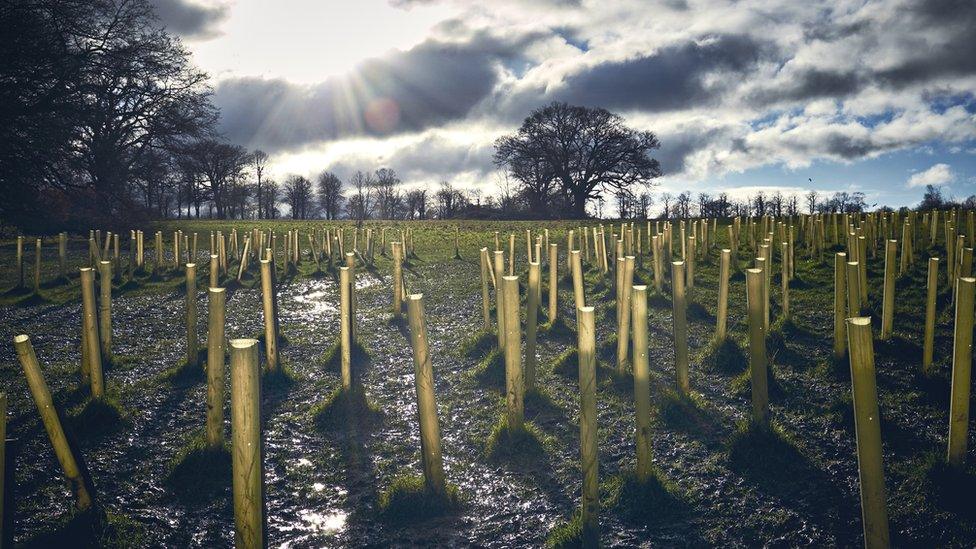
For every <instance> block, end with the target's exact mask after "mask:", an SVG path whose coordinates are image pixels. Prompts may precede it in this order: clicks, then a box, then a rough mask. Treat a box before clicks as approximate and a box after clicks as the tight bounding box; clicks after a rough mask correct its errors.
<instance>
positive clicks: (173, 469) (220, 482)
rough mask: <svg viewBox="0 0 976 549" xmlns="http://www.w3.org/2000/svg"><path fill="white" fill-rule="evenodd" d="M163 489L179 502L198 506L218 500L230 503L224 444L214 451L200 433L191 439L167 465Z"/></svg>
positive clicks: (228, 466) (227, 454)
mask: <svg viewBox="0 0 976 549" xmlns="http://www.w3.org/2000/svg"><path fill="white" fill-rule="evenodd" d="M165 483H166V486H167V487H168V488H169V489H170V490H171V491H172V493H173V494H174V495H175V496H176V497H177V498H178V499H180V500H181V501H184V502H188V503H199V502H206V501H211V500H214V499H217V498H218V497H221V498H224V499H227V500H229V499H230V487H231V456H230V447H229V445H228V444H227V443H224V444H223V445H221V446H218V447H216V448H211V447H209V446H207V443H206V440H205V439H204V437H203V436H202V435H200V434H198V435H196V436H195V437H193V439H191V441H190V443H189V444H188V445H186V446H185V447H184V448H182V449H181V450H180V451H179V453H177V455H176V456H175V457H174V458H173V460H172V461H171V462H170V463H169V467H168V471H167V474H166V480H165Z"/></svg>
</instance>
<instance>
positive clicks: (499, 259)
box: [492, 250, 505, 351]
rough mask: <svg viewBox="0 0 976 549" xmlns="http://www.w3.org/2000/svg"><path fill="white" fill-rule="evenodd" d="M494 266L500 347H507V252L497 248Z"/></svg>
mask: <svg viewBox="0 0 976 549" xmlns="http://www.w3.org/2000/svg"><path fill="white" fill-rule="evenodd" d="M492 268H493V269H494V272H495V326H497V327H498V329H497V330H496V332H497V334H496V335H497V336H498V349H499V350H500V351H504V349H505V290H504V288H503V283H502V277H503V276H505V252H503V251H501V250H496V251H495V255H494V261H493V263H492Z"/></svg>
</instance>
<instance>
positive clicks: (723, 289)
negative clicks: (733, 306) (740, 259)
mask: <svg viewBox="0 0 976 549" xmlns="http://www.w3.org/2000/svg"><path fill="white" fill-rule="evenodd" d="M731 257H732V250H728V249H725V250H722V262H721V266H720V267H719V272H718V316H717V318H716V319H715V341H717V342H719V343H721V342H723V341H725V335H726V326H727V325H728V317H729V262H730V260H731ZM634 337H637V336H634Z"/></svg>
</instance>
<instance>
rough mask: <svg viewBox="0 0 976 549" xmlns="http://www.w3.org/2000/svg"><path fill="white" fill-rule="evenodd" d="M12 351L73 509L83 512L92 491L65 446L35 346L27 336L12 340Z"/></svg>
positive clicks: (71, 453) (62, 431) (16, 337)
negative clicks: (66, 482) (73, 499)
mask: <svg viewBox="0 0 976 549" xmlns="http://www.w3.org/2000/svg"><path fill="white" fill-rule="evenodd" d="M14 347H15V348H16V349H17V358H18V359H19V360H20V365H21V367H23V369H24V377H26V378H27V386H28V387H29V388H30V392H31V396H32V397H33V398H34V404H35V405H36V406H37V412H38V413H39V414H40V416H41V423H43V424H44V430H45V431H47V437H48V439H49V440H50V441H51V446H53V447H54V454H55V456H57V458H58V462H59V463H60V464H61V470H62V471H64V476H65V477H67V478H68V484H69V485H70V486H71V492H72V493H73V494H74V496H75V508H76V509H78V510H79V511H85V510H87V509H89V508H90V507H91V506H92V496H93V493H92V492H93V491H92V490H91V487H90V486H89V485H88V482H87V481H86V480H85V478H84V475H82V473H81V467H79V466H78V460H77V459H76V458H75V455H74V452H72V450H71V447H70V446H69V445H68V438H67V437H66V436H65V435H64V429H63V428H62V427H61V420H60V419H59V417H58V412H57V410H55V408H54V402H53V401H52V399H51V391H50V389H48V387H47V383H46V382H45V381H44V373H43V372H42V371H41V365H40V364H39V363H38V362H37V355H36V354H34V346H33V345H31V341H30V337H28V336H26V335H18V336H15V337H14Z"/></svg>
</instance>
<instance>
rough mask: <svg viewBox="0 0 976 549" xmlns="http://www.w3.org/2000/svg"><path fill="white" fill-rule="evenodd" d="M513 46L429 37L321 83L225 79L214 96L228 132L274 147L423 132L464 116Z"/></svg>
mask: <svg viewBox="0 0 976 549" xmlns="http://www.w3.org/2000/svg"><path fill="white" fill-rule="evenodd" d="M513 47H514V48H518V47H521V46H519V45H514V44H506V43H504V42H502V41H498V40H491V39H489V38H487V37H481V38H475V39H472V40H471V41H470V42H468V43H466V44H465V45H456V44H448V43H443V42H437V41H427V42H424V43H422V44H420V45H418V46H416V47H415V48H413V49H410V50H408V51H406V52H397V53H394V54H392V55H389V56H386V57H383V58H379V59H371V60H369V61H366V62H364V63H362V64H361V65H360V66H359V67H357V68H356V70H355V71H353V72H352V73H351V74H349V75H345V76H342V77H335V78H331V79H328V80H326V81H325V82H322V83H320V84H316V85H313V86H300V85H295V84H291V83H289V82H286V81H284V80H266V79H261V78H234V79H228V80H224V81H221V82H220V83H219V85H218V86H217V88H216V91H215V95H214V98H215V102H216V104H217V105H218V107H220V109H221V123H222V130H223V132H224V133H225V134H226V135H227V137H229V138H230V139H231V140H233V141H235V142H238V143H242V144H246V145H248V146H259V147H264V148H266V149H267V150H269V151H273V150H280V149H288V148H295V147H300V146H302V145H306V144H309V143H312V142H317V141H323V140H331V139H337V138H342V137H347V136H354V135H362V134H367V135H391V134H396V133H401V132H412V131H419V130H423V129H425V128H428V127H431V126H436V125H441V124H444V123H446V122H451V121H454V120H458V119H462V118H464V117H465V116H466V115H467V114H468V112H469V111H470V110H471V108H472V107H473V106H474V105H475V104H477V103H478V102H479V101H481V99H482V98H484V97H485V96H486V95H488V94H489V93H490V92H491V90H492V89H493V88H494V87H495V84H496V82H497V80H498V72H497V68H496V65H497V64H498V63H499V62H501V61H503V60H504V58H505V56H506V55H507V54H508V53H510V52H511V49H512V48H513Z"/></svg>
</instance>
